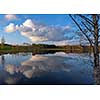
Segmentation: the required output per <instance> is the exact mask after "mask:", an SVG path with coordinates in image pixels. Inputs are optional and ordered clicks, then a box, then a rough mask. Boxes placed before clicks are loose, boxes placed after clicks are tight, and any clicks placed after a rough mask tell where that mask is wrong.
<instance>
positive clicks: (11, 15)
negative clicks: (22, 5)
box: [5, 14, 17, 20]
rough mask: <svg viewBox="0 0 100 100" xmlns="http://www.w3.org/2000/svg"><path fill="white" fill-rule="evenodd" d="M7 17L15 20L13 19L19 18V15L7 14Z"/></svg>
mask: <svg viewBox="0 0 100 100" xmlns="http://www.w3.org/2000/svg"><path fill="white" fill-rule="evenodd" d="M5 19H7V20H13V19H17V17H16V15H13V14H7V15H5Z"/></svg>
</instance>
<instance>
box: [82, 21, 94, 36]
mask: <svg viewBox="0 0 100 100" xmlns="http://www.w3.org/2000/svg"><path fill="white" fill-rule="evenodd" d="M81 23H82V24H83V25H84V26H85V27H86V29H87V30H88V31H89V32H91V34H92V35H93V36H94V37H96V35H95V34H94V31H93V30H91V29H90V28H89V27H88V26H87V25H86V24H85V23H83V22H81Z"/></svg>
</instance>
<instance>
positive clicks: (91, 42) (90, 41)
mask: <svg viewBox="0 0 100 100" xmlns="http://www.w3.org/2000/svg"><path fill="white" fill-rule="evenodd" d="M69 16H70V18H71V19H72V20H73V21H74V23H75V24H76V25H77V26H78V28H79V29H80V31H81V32H82V33H83V34H84V35H85V37H86V38H87V40H88V41H89V43H90V45H91V46H92V47H93V41H92V40H91V39H90V38H89V37H88V36H87V34H86V33H85V32H84V31H83V30H82V28H81V27H80V25H79V24H78V23H77V21H76V20H75V19H74V18H73V17H72V15H69Z"/></svg>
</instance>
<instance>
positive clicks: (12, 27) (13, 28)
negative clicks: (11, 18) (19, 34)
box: [4, 23, 17, 33]
mask: <svg viewBox="0 0 100 100" xmlns="http://www.w3.org/2000/svg"><path fill="white" fill-rule="evenodd" d="M16 29H17V26H15V25H14V24H13V23H10V24H9V25H8V26H6V27H5V28H4V30H5V32H7V33H11V32H15V31H16Z"/></svg>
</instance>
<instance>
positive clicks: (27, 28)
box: [5, 19, 73, 45]
mask: <svg viewBox="0 0 100 100" xmlns="http://www.w3.org/2000/svg"><path fill="white" fill-rule="evenodd" d="M16 30H18V31H19V32H20V34H21V35H23V36H25V37H27V38H29V39H30V40H31V41H32V42H34V43H37V42H50V41H52V43H54V44H58V45H59V44H62V45H65V44H66V43H67V42H66V40H71V39H73V33H72V32H71V31H72V29H71V27H70V26H68V25H66V26H54V25H53V26H48V25H44V24H40V23H36V22H33V21H32V20H31V19H27V20H25V22H23V23H22V24H21V25H19V26H18V25H14V24H13V23H10V24H9V25H8V26H6V28H5V31H6V32H7V33H9V32H15V31H16ZM69 34H70V35H69Z"/></svg>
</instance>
